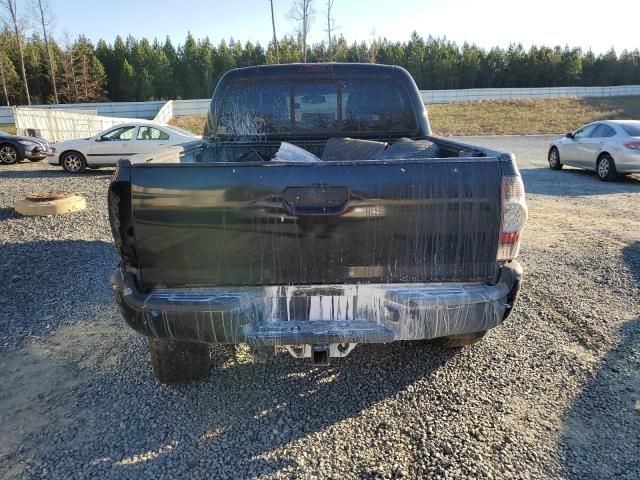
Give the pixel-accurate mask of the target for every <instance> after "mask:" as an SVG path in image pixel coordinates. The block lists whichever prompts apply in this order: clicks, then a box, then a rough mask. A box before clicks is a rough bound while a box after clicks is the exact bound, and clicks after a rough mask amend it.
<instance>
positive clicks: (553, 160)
mask: <svg viewBox="0 0 640 480" xmlns="http://www.w3.org/2000/svg"><path fill="white" fill-rule="evenodd" d="M547 160H548V161H549V168H550V169H551V170H561V169H562V163H561V162H560V152H558V149H557V148H556V147H551V150H549V155H548V157H547Z"/></svg>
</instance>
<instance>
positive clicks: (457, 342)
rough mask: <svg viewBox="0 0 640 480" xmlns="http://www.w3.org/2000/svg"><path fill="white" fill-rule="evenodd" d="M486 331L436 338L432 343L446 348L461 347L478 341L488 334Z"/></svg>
mask: <svg viewBox="0 0 640 480" xmlns="http://www.w3.org/2000/svg"><path fill="white" fill-rule="evenodd" d="M486 333H487V332H486V330H485V331H484V332H476V333H467V334H464V335H449V336H448V337H440V338H434V339H432V340H431V343H433V344H434V345H438V346H439V347H444V348H461V347H467V346H469V345H473V344H474V343H478V342H479V341H480V340H482V338H483V337H484V336H485V335H486Z"/></svg>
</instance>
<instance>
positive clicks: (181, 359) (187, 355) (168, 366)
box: [149, 337, 211, 384]
mask: <svg viewBox="0 0 640 480" xmlns="http://www.w3.org/2000/svg"><path fill="white" fill-rule="evenodd" d="M149 354H150V355H151V366H152V367H153V373H154V374H155V376H156V378H157V379H158V381H159V382H160V383H165V384H171V383H187V382H191V381H194V380H201V379H203V378H205V377H206V376H207V374H208V373H209V365H210V362H211V356H210V353H209V345H206V344H203V343H194V342H181V341H177V340H166V339H161V338H153V337H151V338H149Z"/></svg>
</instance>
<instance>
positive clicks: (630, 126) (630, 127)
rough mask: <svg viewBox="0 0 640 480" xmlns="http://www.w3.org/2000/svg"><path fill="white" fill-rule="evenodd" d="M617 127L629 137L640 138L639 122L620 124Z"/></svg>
mask: <svg viewBox="0 0 640 480" xmlns="http://www.w3.org/2000/svg"><path fill="white" fill-rule="evenodd" d="M619 125H620V126H621V127H622V129H623V130H624V131H625V132H627V135H629V136H630V137H640V122H620V123H619Z"/></svg>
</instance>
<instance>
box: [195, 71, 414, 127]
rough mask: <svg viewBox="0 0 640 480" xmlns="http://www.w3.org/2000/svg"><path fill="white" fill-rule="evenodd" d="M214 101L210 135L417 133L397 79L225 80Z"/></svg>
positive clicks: (412, 113)
mask: <svg viewBox="0 0 640 480" xmlns="http://www.w3.org/2000/svg"><path fill="white" fill-rule="evenodd" d="M218 98H220V99H221V100H220V102H219V103H217V104H214V105H213V116H214V118H213V119H210V120H213V122H212V128H211V131H209V132H208V133H209V134H210V135H217V136H223V137H224V136H227V137H234V138H247V139H251V138H254V139H258V138H260V137H269V136H278V135H291V134H294V135H295V134H300V135H305V136H308V135H322V136H331V135H340V136H347V135H350V134H352V135H356V134H366V133H371V134H376V133H378V134H385V135H412V134H415V132H416V130H417V125H416V119H415V118H416V115H415V112H414V111H413V107H412V104H411V102H410V100H409V97H408V95H407V93H406V92H405V91H404V89H403V88H402V85H401V84H400V83H399V82H397V81H396V80H394V79H392V78H380V79H371V78H364V77H363V78H360V77H354V78H343V79H335V80H316V81H309V80H305V81H296V80H278V81H276V80H273V81H271V82H269V81H264V80H254V79H249V80H244V81H239V82H233V83H231V84H228V85H225V87H224V91H223V92H221V94H219V95H218Z"/></svg>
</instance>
